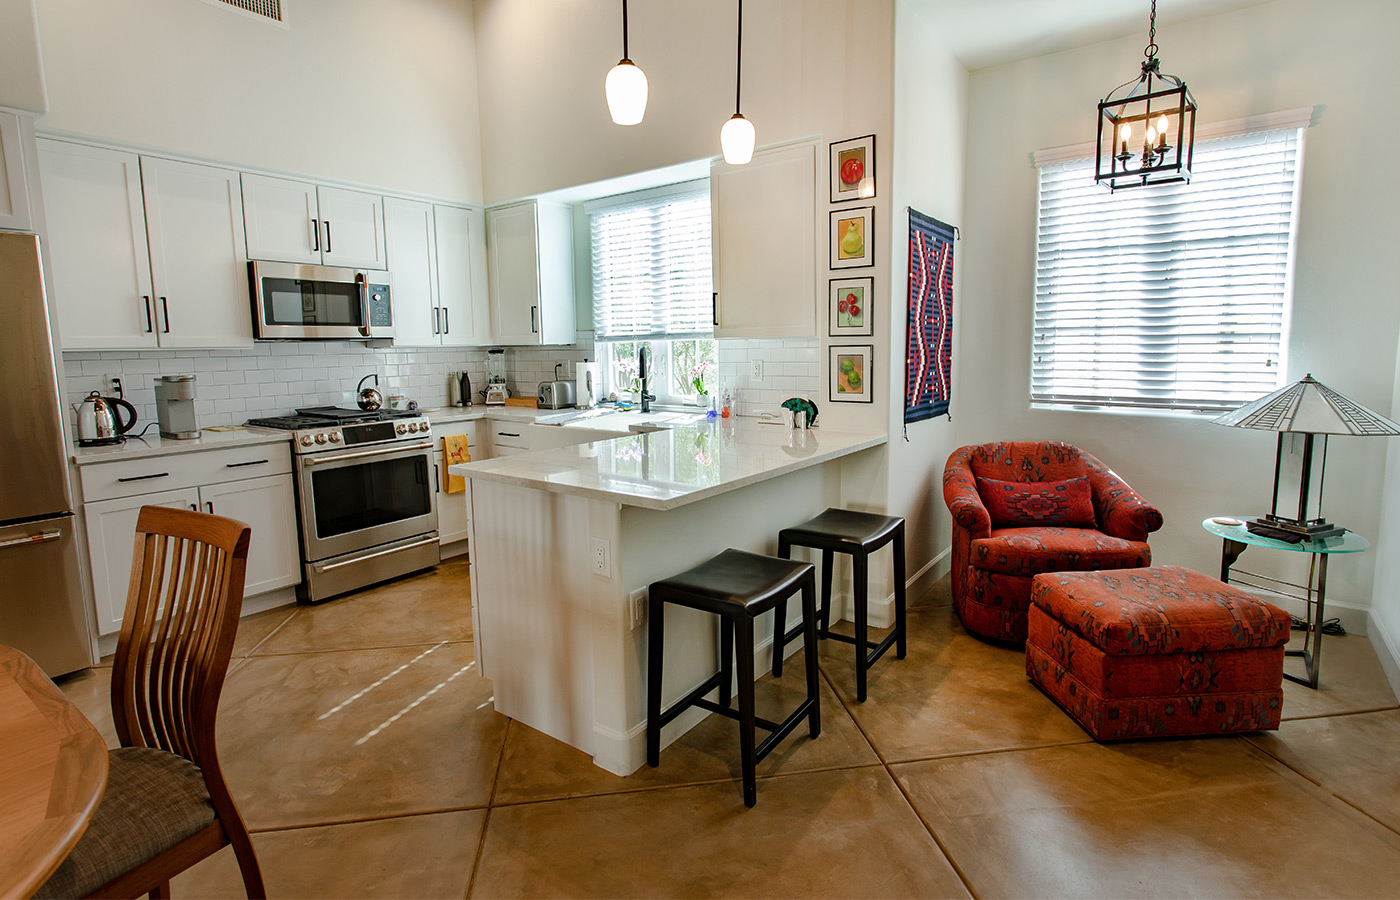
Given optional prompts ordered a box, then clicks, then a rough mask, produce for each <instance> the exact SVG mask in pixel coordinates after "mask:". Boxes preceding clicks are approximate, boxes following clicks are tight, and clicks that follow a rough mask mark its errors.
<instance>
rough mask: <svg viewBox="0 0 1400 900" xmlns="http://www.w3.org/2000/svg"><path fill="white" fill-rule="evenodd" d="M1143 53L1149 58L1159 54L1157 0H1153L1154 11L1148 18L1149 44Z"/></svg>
mask: <svg viewBox="0 0 1400 900" xmlns="http://www.w3.org/2000/svg"><path fill="white" fill-rule="evenodd" d="M1142 55H1143V56H1146V57H1147V58H1148V59H1149V60H1150V59H1153V58H1154V57H1156V55H1157V0H1152V12H1151V14H1150V16H1149V17H1148V20H1147V46H1146V47H1145V48H1143V51H1142Z"/></svg>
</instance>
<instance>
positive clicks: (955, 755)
mask: <svg viewBox="0 0 1400 900" xmlns="http://www.w3.org/2000/svg"><path fill="white" fill-rule="evenodd" d="M1094 743H1097V741H1095V740H1094V739H1093V738H1091V737H1089V736H1088V735H1085V736H1084V738H1083V739H1081V740H1077V741H1052V742H1050V743H1046V744H1027V745H1025V746H1021V747H988V748H985V749H982V750H958V751H955V752H952V753H934V754H930V755H928V756H911V757H907V758H900V759H891V760H890V761H889V762H888V763H886V765H890V766H905V765H911V764H913V763H921V762H934V761H936V760H941V759H960V758H962V757H971V756H991V755H993V754H997V753H1027V752H1030V751H1033V750H1053V749H1055V748H1056V747H1079V746H1082V745H1085V744H1094Z"/></svg>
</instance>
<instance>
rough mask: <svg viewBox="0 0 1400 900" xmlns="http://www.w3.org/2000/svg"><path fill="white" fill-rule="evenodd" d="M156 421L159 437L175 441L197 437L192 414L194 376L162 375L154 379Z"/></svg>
mask: <svg viewBox="0 0 1400 900" xmlns="http://www.w3.org/2000/svg"><path fill="white" fill-rule="evenodd" d="M156 421H157V422H158V423H160V436H161V437H163V438H174V439H176V440H189V439H191V438H197V437H199V421H198V420H197V419H196V417H195V412H194V376H193V375H162V376H161V377H159V378H157V379H156Z"/></svg>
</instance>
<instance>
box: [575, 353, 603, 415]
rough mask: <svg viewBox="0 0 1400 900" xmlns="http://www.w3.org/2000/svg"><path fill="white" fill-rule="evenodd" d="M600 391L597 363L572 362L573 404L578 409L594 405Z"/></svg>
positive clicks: (601, 389)
mask: <svg viewBox="0 0 1400 900" xmlns="http://www.w3.org/2000/svg"><path fill="white" fill-rule="evenodd" d="M602 391H603V385H602V382H600V381H599V380H598V364H597V363H596V362H581V363H574V405H575V406H577V407H578V408H580V409H587V408H589V407H590V406H596V405H597V404H598V399H599V395H600V394H601V393H602Z"/></svg>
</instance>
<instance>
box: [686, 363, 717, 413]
mask: <svg viewBox="0 0 1400 900" xmlns="http://www.w3.org/2000/svg"><path fill="white" fill-rule="evenodd" d="M714 368H715V365H714V363H712V362H710V361H708V360H705V361H703V362H699V363H696V364H695V365H694V366H693V367H691V370H690V383H691V385H692V386H693V387H694V388H695V405H696V406H708V405H709V402H710V390H709V388H708V387H706V381H707V379H708V378H709V376H710V374H711V373H712V372H713V371H714Z"/></svg>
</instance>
